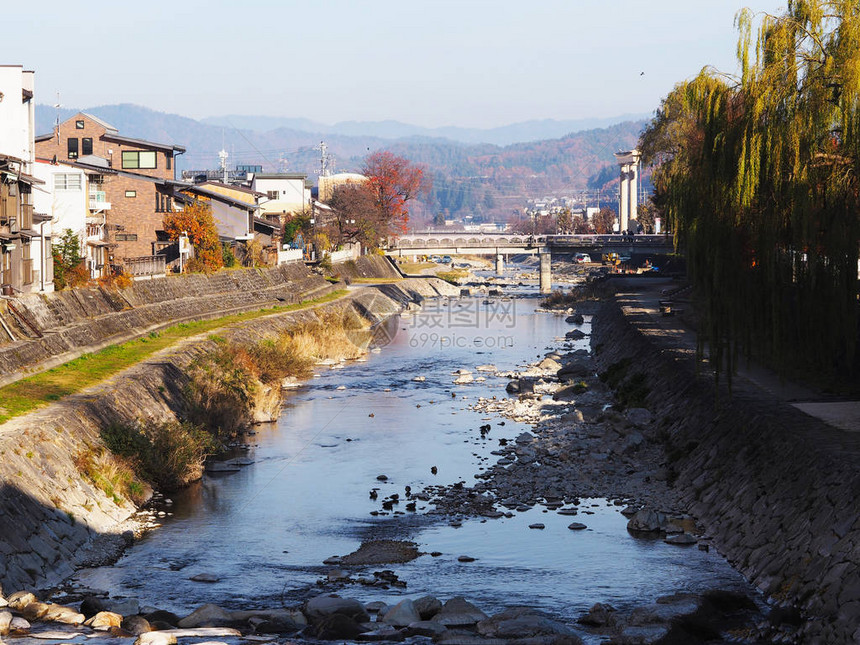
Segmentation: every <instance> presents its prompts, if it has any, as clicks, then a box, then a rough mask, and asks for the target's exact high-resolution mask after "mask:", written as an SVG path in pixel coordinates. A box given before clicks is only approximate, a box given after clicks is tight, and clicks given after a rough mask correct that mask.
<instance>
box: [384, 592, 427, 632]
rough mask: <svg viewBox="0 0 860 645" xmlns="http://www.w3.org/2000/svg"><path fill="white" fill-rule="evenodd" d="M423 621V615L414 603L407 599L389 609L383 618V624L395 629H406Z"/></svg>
mask: <svg viewBox="0 0 860 645" xmlns="http://www.w3.org/2000/svg"><path fill="white" fill-rule="evenodd" d="M419 620H421V615H420V614H419V613H418V610H417V609H416V608H415V605H414V603H413V602H412V601H411V600H409V598H406V599H405V600H401V601H400V602H399V603H397V604H396V605H394V607H392V608H391V609H389V610H388V611H387V612H386V613H385V615H384V616H383V617H382V622H383V623H385V624H387V625H394V626H395V627H406V626H407V625H409V624H411V623H415V622H418V621H419Z"/></svg>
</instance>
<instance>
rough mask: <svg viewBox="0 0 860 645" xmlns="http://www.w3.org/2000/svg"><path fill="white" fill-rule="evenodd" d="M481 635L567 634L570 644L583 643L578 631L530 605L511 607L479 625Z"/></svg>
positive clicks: (525, 636)
mask: <svg viewBox="0 0 860 645" xmlns="http://www.w3.org/2000/svg"><path fill="white" fill-rule="evenodd" d="M477 629H478V633H479V634H481V636H487V637H490V638H505V639H511V638H534V637H536V636H567V637H572V638H574V639H575V640H566V641H565V642H566V643H568V644H569V645H573V643H581V642H582V641H580V640H579V637H578V636H576V633H575V632H574V631H573V630H572V629H571V628H570V627H568V626H567V625H564V624H562V623H559V622H556V621H554V620H551V619H549V618H547V617H546V616H543V615H541V614H540V613H539V612H537V611H535V610H534V609H531V608H529V607H510V608H508V609H506V610H504V611H503V612H501V613H499V614H496V615H495V616H493V617H492V618H488V619H487V620H482V621H481V622H480V623H478V625H477Z"/></svg>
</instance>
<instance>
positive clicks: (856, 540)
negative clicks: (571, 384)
mask: <svg viewBox="0 0 860 645" xmlns="http://www.w3.org/2000/svg"><path fill="white" fill-rule="evenodd" d="M638 318H639V315H637V314H631V313H628V315H627V316H625V315H624V314H623V313H622V311H621V309H620V308H619V306H618V304H617V303H615V302H611V303H609V304H608V305H606V306H604V307H603V309H602V310H601V312H600V315H599V323H598V324H596V325H595V326H594V327H593V329H594V338H593V344H594V346H595V348H596V350H597V351H596V358H597V361H598V364H599V365H600V369H601V370H605V369H606V368H607V367H609V366H610V365H612V364H614V363H617V362H618V361H620V360H623V359H626V358H629V359H631V361H632V364H631V368H630V372H631V374H632V373H636V372H640V373H642V374H645V375H646V376H647V383H648V385H649V387H650V388H651V392H650V394H649V396H648V405H649V407H650V409H651V410H652V411H653V412H654V413H655V415H656V417H657V418H658V419H659V420H660V422H659V427H658V428H656V429H655V430H654V431H653V432H652V436H651V437H650V439H651V440H654V441H663V442H665V444H666V450H667V454H668V456H669V469H670V478H671V477H674V478H675V486H677V487H679V488H680V489H681V491H682V492H683V496H684V501H685V503H686V504H687V506H688V508H689V511H690V512H691V513H692V514H693V515H694V516H696V517H697V518H699V519H700V520H701V522H702V523H703V524H704V526H705V527H706V530H707V534H708V536H709V537H710V538H711V539H712V542H713V544H715V545H716V546H717V548H718V549H719V551H720V552H721V553H722V554H723V555H724V556H725V557H726V558H727V559H728V560H729V562H731V563H732V565H733V566H735V567H736V568H737V569H739V570H740V571H741V573H743V574H744V575H745V576H746V577H747V578H748V579H749V580H750V581H751V582H752V583H753V584H755V585H756V586H758V587H759V588H760V589H762V590H763V591H764V592H765V593H766V594H767V595H768V596H769V597H770V598H771V599H772V600H774V601H775V602H779V603H789V604H794V605H796V606H797V607H799V608H800V610H801V613H802V615H803V616H804V617H805V618H806V621H807V622H806V624H805V626H804V627H803V632H804V638H805V641H804V642H809V643H830V644H833V643H858V642H860V626H858V625H860V618H858V617H860V514H858V512H857V508H858V507H857V500H858V496H860V445H859V444H860V436H858V435H857V434H856V433H848V432H844V431H841V430H837V429H834V428H833V427H831V426H828V425H826V424H824V423H823V422H820V421H819V420H817V419H814V418H812V417H809V416H807V415H805V414H803V413H802V412H800V411H798V410H797V409H795V408H793V407H791V406H789V405H787V404H785V403H782V402H780V401H778V400H776V399H775V398H773V397H770V396H769V395H768V394H767V393H766V392H764V391H762V390H759V389H757V388H755V387H754V386H752V385H751V384H748V383H744V382H740V381H739V380H738V381H736V382H735V384H734V391H733V394H732V396H731V398H729V397H728V396H727V393H726V392H725V387H723V388H722V393H721V396H720V400H719V401H717V399H716V397H715V392H714V381H713V378H712V377H707V378H705V377H697V376H696V374H695V366H694V362H693V358H692V354H691V353H690V352H689V351H687V352H683V351H679V349H678V348H677V347H676V346H674V345H673V340H672V339H671V338H669V339H667V338H666V337H665V336H664V337H661V336H660V335H659V333H656V332H653V329H652V328H651V327H649V325H648V324H647V322H646V321H644V320H639V319H638Z"/></svg>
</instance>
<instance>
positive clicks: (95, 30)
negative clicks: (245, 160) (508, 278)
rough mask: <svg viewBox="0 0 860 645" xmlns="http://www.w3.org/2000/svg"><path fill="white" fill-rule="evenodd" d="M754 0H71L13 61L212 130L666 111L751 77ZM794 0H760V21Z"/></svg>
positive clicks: (49, 78)
mask: <svg viewBox="0 0 860 645" xmlns="http://www.w3.org/2000/svg"><path fill="white" fill-rule="evenodd" d="M747 4H750V3H746V2H742V1H740V0H729V1H728V2H721V3H689V2H686V1H684V2H682V1H681V0H652V1H650V2H644V0H619V1H618V2H616V3H613V4H611V5H607V4H606V3H604V2H601V1H599V0H539V1H538V2H536V3H532V4H531V5H528V6H527V7H526V6H523V5H522V3H518V2H514V1H513V0H494V1H493V2H489V1H485V0H457V1H456V2H455V1H453V0H415V1H414V2H411V3H403V2H399V1H398V0H372V1H368V2H366V3H355V2H350V1H349V0H322V1H321V2H318V3H307V2H298V1H294V0H283V1H280V2H272V1H271V0H246V2H245V3H243V4H242V5H241V6H237V5H235V4H233V3H227V2H223V1H211V0H209V1H206V2H204V1H203V0H186V2H183V3H181V4H176V3H171V2H167V0H152V1H151V2H150V3H148V4H147V6H146V9H145V11H143V10H142V9H141V6H140V5H137V4H133V3H115V2H111V1H108V0H93V1H92V2H91V3H90V4H89V5H87V8H86V10H80V8H78V7H76V6H74V5H69V4H68V3H65V2H60V1H59V0H34V2H32V3H28V4H23V3H13V4H11V5H10V6H9V7H6V8H5V11H4V24H5V25H6V27H7V29H6V30H5V36H4V38H3V41H2V42H0V64H22V65H23V66H24V67H25V68H27V69H33V70H35V71H36V100H37V101H38V102H39V103H41V104H44V105H53V104H54V103H56V102H57V99H56V97H57V92H59V102H60V103H61V104H62V105H68V106H97V105H111V104H121V103H133V104H136V105H140V106H144V107H147V108H150V109H153V110H156V111H159V112H165V113H170V114H179V115H183V116H188V117H190V118H194V119H196V120H202V119H205V118H211V117H213V116H214V117H219V116H223V115H260V116H264V115H272V116H275V117H280V118H299V119H301V118H305V119H309V120H313V121H316V122H319V123H323V124H337V123H342V122H352V121H359V122H384V121H398V122H400V123H405V124H410V125H415V126H419V127H422V128H445V127H462V128H480V129H492V128H496V127H502V126H508V125H515V124H518V123H523V122H529V121H539V120H546V119H551V120H555V121H576V120H585V119H592V118H605V117H606V115H624V114H634V115H635V114H650V113H653V111H654V110H655V109H656V108H657V107H659V103H660V100H661V99H662V98H663V97H664V96H665V95H666V94H668V92H669V91H671V89H672V87H673V86H674V85H675V84H676V83H677V82H679V81H682V80H684V79H685V78H689V77H691V76H693V75H695V74H696V73H698V71H699V70H700V69H701V68H702V67H704V66H706V65H712V66H714V67H716V68H718V69H720V70H723V71H726V72H728V73H732V72H733V71H734V70H736V69H737V64H736V59H735V50H736V41H737V33H736V30H735V28H734V24H733V23H734V16H735V14H736V12H737V11H738V10H739V9H740V8H742V7H744V6H746V5H747ZM782 6H783V3H782V2H777V1H776V0H761V2H759V3H757V4H755V5H752V9H754V10H766V11H768V12H771V13H774V12H778V10H779V9H780V8H781V7H782Z"/></svg>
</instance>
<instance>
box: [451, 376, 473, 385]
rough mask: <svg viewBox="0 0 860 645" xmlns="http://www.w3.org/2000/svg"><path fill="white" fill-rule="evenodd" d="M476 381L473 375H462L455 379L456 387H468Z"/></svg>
mask: <svg viewBox="0 0 860 645" xmlns="http://www.w3.org/2000/svg"><path fill="white" fill-rule="evenodd" d="M474 380H475V379H474V377H472V375H471V374H460V376H458V377H457V378H455V379H454V385H466V384H467V383H471V382H472V381H474Z"/></svg>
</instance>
